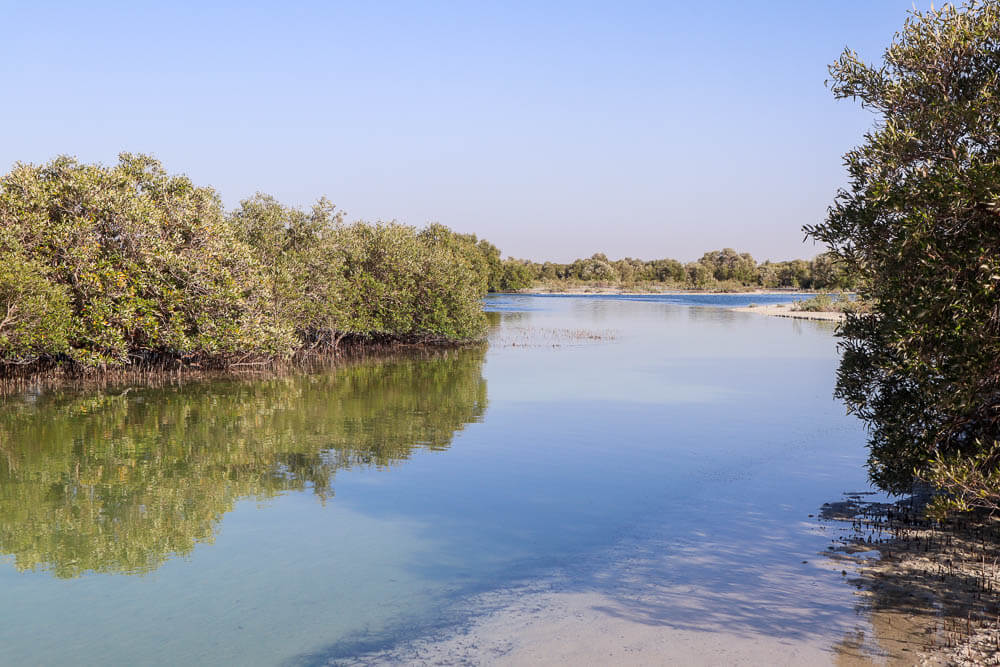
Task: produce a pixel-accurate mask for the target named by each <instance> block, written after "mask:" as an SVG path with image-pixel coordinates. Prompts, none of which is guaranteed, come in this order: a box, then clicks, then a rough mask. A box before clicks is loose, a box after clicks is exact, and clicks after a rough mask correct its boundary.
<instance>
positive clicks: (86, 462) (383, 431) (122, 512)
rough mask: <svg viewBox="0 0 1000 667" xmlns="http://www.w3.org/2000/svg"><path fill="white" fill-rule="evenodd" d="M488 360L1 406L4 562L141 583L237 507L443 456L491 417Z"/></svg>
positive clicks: (393, 363)
mask: <svg viewBox="0 0 1000 667" xmlns="http://www.w3.org/2000/svg"><path fill="white" fill-rule="evenodd" d="M484 352H485V350H484V349H482V348H472V349H462V350H450V351H446V352H441V353H437V354H430V355H424V356H423V357H422V358H410V359H393V360H381V361H367V362H363V363H358V364H354V365H350V366H345V367H340V368H336V369H332V370H327V371H325V372H319V373H311V374H297V375H296V374H293V375H285V376H279V377H271V378H267V379H256V380H241V379H225V380H215V381H202V382H192V383H187V384H183V385H179V386H177V385H175V386H164V387H156V388H154V387H134V388H131V389H129V390H124V391H123V390H122V389H117V390H114V391H96V392H95V391H90V392H70V391H49V392H45V393H43V394H41V395H39V396H31V397H24V396H22V397H13V398H7V399H5V400H3V401H2V402H0V553H2V554H10V555H12V556H13V560H14V565H15V566H16V567H17V569H19V570H22V571H24V570H34V569H48V570H50V571H51V572H52V573H53V574H55V575H56V576H57V577H63V578H70V577H76V576H79V575H81V574H83V573H85V572H105V573H129V574H141V573H146V572H150V571H152V570H155V569H156V568H157V567H159V566H160V565H162V564H163V563H164V562H165V561H166V560H167V559H168V558H171V557H172V556H177V555H184V554H188V553H190V552H191V551H192V549H193V548H194V546H195V545H196V544H197V543H198V542H211V541H212V539H213V537H214V533H215V530H216V527H217V525H218V524H219V522H220V520H221V519H222V517H223V515H224V514H226V513H227V512H229V511H231V510H232V509H233V506H234V504H235V503H236V502H237V501H238V500H242V499H246V498H254V499H258V500H265V499H268V498H272V497H274V496H276V495H279V494H281V493H283V492H285V491H293V490H294V491H302V490H307V489H311V490H312V492H313V493H315V494H316V496H318V497H319V499H320V500H321V501H324V502H325V501H326V500H327V499H328V498H330V497H332V496H333V488H332V480H333V476H334V473H335V472H336V471H337V470H338V469H343V468H348V467H353V466H358V465H363V466H373V467H375V468H379V469H382V468H386V467H389V466H392V465H393V464H395V463H398V462H400V461H403V460H406V459H407V458H409V456H410V454H411V453H412V452H413V451H414V449H420V448H423V449H430V450H443V449H447V448H448V447H449V445H450V444H451V440H452V438H453V436H454V434H455V432H456V431H458V430H461V429H462V428H463V426H464V425H465V424H467V423H469V422H472V421H476V420H478V419H480V418H481V417H482V415H483V412H484V410H485V407H486V382H485V380H484V379H483V377H482V364H483V355H484Z"/></svg>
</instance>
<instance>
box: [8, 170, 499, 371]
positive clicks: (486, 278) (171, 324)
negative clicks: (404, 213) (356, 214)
mask: <svg viewBox="0 0 1000 667" xmlns="http://www.w3.org/2000/svg"><path fill="white" fill-rule="evenodd" d="M503 268H504V263H503V262H502V261H501V260H500V253H499V251H498V250H497V249H496V248H495V247H494V246H492V245H490V244H489V243H487V242H485V241H479V240H478V239H476V238H475V236H471V235H461V234H456V233H454V232H452V231H450V230H449V229H447V228H445V227H443V226H440V225H433V226H431V227H428V228H427V229H424V230H422V231H418V230H417V229H414V228H412V227H409V226H406V225H401V224H397V223H375V224H368V223H361V222H356V223H353V224H348V223H346V222H345V220H344V216H343V214H342V213H341V212H339V211H337V210H336V209H335V208H334V207H333V205H331V204H330V203H329V202H327V201H326V200H321V201H320V202H318V203H317V204H316V205H315V206H314V207H313V208H312V209H311V210H309V211H302V210H299V209H295V208H290V207H286V206H282V205H281V204H280V203H278V202H277V201H275V200H274V199H272V198H270V197H267V196H263V195H258V196H256V197H254V198H252V199H249V200H247V201H244V202H243V203H242V205H241V206H240V207H239V208H238V209H237V210H236V211H233V212H230V213H228V214H227V213H226V212H225V211H224V209H223V206H222V204H221V201H220V199H219V196H218V195H217V194H216V193H215V192H214V191H213V190H212V189H210V188H206V187H198V186H195V185H194V184H193V183H192V182H191V181H190V180H189V179H188V178H187V177H185V176H177V175H169V174H167V173H166V172H165V171H164V169H163V167H162V166H161V165H160V163H159V162H157V161H156V160H154V159H152V158H150V157H147V156H143V155H129V154H122V155H121V156H120V159H119V162H118V163H117V164H116V165H113V166H110V167H106V166H101V165H88V164H80V163H78V162H76V161H74V160H72V159H70V158H65V157H63V158H58V159H56V160H54V161H52V162H50V163H48V164H45V165H42V166H36V165H24V164H20V165H17V166H15V168H14V169H13V170H12V171H11V172H10V173H8V174H7V175H5V176H4V177H3V178H2V179H0V363H2V364H3V365H4V367H5V368H7V369H8V370H9V369H10V368H11V367H12V366H13V365H15V364H44V363H46V362H54V363H62V364H66V365H71V366H74V367H77V368H84V369H86V368H109V367H123V366H128V365H130V364H136V363H146V362H162V361H165V360H166V361H174V360H178V361H182V362H194V363H212V364H216V365H231V364H235V363H245V362H250V361H253V360H259V359H271V358H280V357H288V356H291V355H292V354H294V353H296V352H298V351H301V350H303V349H317V348H328V349H329V348H334V349H335V348H336V347H337V345H338V343H339V342H340V341H341V340H342V339H343V338H344V337H345V336H353V337H367V338H379V339H384V338H392V339H405V340H413V341H445V340H446V341H461V340H469V339H475V338H477V337H480V336H481V335H482V334H483V331H484V328H485V321H484V317H483V313H482V308H481V304H480V299H481V297H482V296H483V294H484V293H485V292H486V291H487V289H490V288H493V289H499V288H501V287H502V286H503Z"/></svg>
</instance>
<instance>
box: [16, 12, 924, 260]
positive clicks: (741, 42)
mask: <svg viewBox="0 0 1000 667" xmlns="http://www.w3.org/2000/svg"><path fill="white" fill-rule="evenodd" d="M912 5H913V3H912V2H910V1H906V2H903V1H897V0H885V1H878V2H872V1H871V0H847V1H846V2H838V3H828V2H808V3H806V2H801V1H798V2H792V1H776V2H769V3H745V2H736V1H719V2H701V3H666V2H662V3H656V2H648V3H639V2H616V3H588V2H574V3H563V2H549V3H534V2H533V3H526V2H509V3H502V4H501V3H497V4H492V3H459V2H453V3H403V2H399V3H393V2H380V3H336V2H318V1H317V2H283V3H277V2H274V3H265V2H249V3H238V4H237V3H229V2H219V3H211V4H210V5H209V4H208V3H196V2H188V1H179V2H171V3H160V4H157V5H152V4H151V5H149V6H140V3H134V2H100V1H98V2H92V3H70V2H44V1H41V2H33V3H20V2H17V3H14V2H10V3H7V2H3V1H2V0H0V9H2V10H3V17H4V19H3V21H2V22H0V73H2V75H3V80H4V93H3V97H2V101H3V104H0V124H2V127H3V130H0V136H2V137H3V141H2V142H0V170H2V172H6V171H8V170H9V169H10V168H11V167H12V166H13V165H14V163H16V162H30V163H40V162H45V161H47V160H49V159H51V158H53V157H55V156H57V155H60V154H68V155H73V156H75V157H77V158H78V159H79V160H81V161H84V162H102V163H105V164H108V163H112V162H114V161H115V160H116V156H117V154H118V153H119V152H121V151H129V152H136V153H149V154H152V155H154V156H156V157H157V158H159V159H160V160H161V161H162V162H163V163H164V166H165V168H166V169H167V170H168V171H169V172H172V173H185V174H188V175H189V176H190V177H191V178H192V179H193V180H194V182H195V183H196V184H198V185H210V186H212V187H214V188H216V189H217V190H218V191H219V193H220V194H221V196H222V198H223V201H224V202H225V203H226V205H227V206H228V207H234V206H236V205H238V203H239V201H240V200H241V199H243V198H245V197H248V196H251V195H253V194H254V193H255V192H257V191H261V192H266V193H268V194H271V195H274V196H275V197H277V198H278V199H279V200H281V201H282V202H284V203H286V204H292V205H296V206H301V207H308V206H310V205H311V204H312V203H313V202H314V201H315V200H316V199H318V198H319V197H321V196H327V197H328V198H329V199H330V200H331V201H333V202H335V203H336V204H337V205H338V207H340V208H341V209H343V210H345V211H346V212H347V214H348V216H349V217H350V218H351V219H365V220H379V219H382V220H390V219H396V220H399V221H400V222H404V223H407V224H412V225H417V226H422V225H425V224H427V223H429V222H435V221H436V222H441V223H443V224H445V225H448V226H449V227H452V228H453V229H455V230H457V231H461V232H472V233H475V234H477V235H479V236H480V237H482V238H486V239H489V240H490V241H491V242H493V243H495V244H496V245H497V246H498V247H500V248H501V250H502V251H503V252H504V254H505V255H507V256H513V257H520V258H528V259H533V260H537V261H542V260H554V261H570V260H572V259H574V258H576V257H586V256H590V255H591V254H593V253H595V252H604V253H606V254H607V255H608V256H609V257H612V258H619V257H624V256H631V257H638V258H642V259H653V258H660V257H673V258H676V259H680V260H682V261H690V260H693V259H697V258H698V257H700V256H701V255H702V253H703V252H705V251H708V250H714V249H719V248H723V247H733V248H736V249H737V250H740V251H746V252H750V253H752V254H753V255H754V257H755V258H757V259H758V260H760V261H763V260H765V259H772V260H782V259H790V258H795V257H803V258H809V257H812V256H814V255H816V254H818V253H819V252H821V251H822V250H823V248H822V247H820V246H817V245H814V244H813V243H812V242H807V243H803V234H802V231H801V227H802V225H803V224H809V223H815V222H817V221H819V220H822V219H823V217H824V215H825V212H826V209H827V207H828V206H829V205H830V204H831V203H832V201H833V198H834V195H835V193H836V190H837V188H838V187H841V186H843V185H844V184H845V182H846V176H845V172H844V168H843V164H842V158H841V156H842V155H843V153H845V152H846V151H847V150H849V149H850V148H851V147H852V146H855V145H857V144H858V143H860V141H861V140H862V135H863V133H864V132H865V130H867V129H868V128H870V127H871V126H872V124H873V122H874V117H873V116H872V115H871V114H870V113H868V112H866V111H864V110H862V109H861V108H860V105H859V104H858V103H853V102H850V101H836V100H834V99H833V96H832V94H831V93H830V91H829V90H828V89H827V88H826V87H825V85H824V81H825V80H826V78H827V77H828V73H827V69H826V68H827V65H829V63H831V62H833V61H835V60H836V59H837V57H838V56H839V55H840V53H841V52H842V51H843V49H844V48H845V47H847V46H849V47H851V48H853V49H855V50H857V51H858V52H860V54H861V55H862V56H863V57H864V58H865V59H866V60H878V59H880V58H881V55H882V51H883V50H884V48H885V47H886V46H887V45H888V44H889V42H890V40H891V38H892V36H893V34H894V33H895V32H896V31H898V30H899V29H900V28H901V27H902V24H903V21H904V19H905V18H906V12H907V10H908V9H910V8H911V7H912ZM929 6H930V3H929V2H921V3H917V7H918V8H919V9H926V8H928V7H929Z"/></svg>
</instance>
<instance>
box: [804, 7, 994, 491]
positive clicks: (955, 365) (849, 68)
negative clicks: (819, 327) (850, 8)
mask: <svg viewBox="0 0 1000 667" xmlns="http://www.w3.org/2000/svg"><path fill="white" fill-rule="evenodd" d="M998 45H1000V2H997V1H996V0H989V1H985V2H970V3H968V4H967V5H965V6H964V7H963V8H961V9H959V8H956V7H955V6H953V5H945V6H944V7H943V8H941V9H939V10H936V11H935V10H931V11H929V12H917V11H914V12H913V13H912V14H911V16H910V18H909V19H908V20H907V22H906V24H905V26H904V28H903V30H902V31H901V32H900V33H899V34H898V35H897V36H896V38H895V39H894V40H893V42H892V44H891V45H890V46H889V48H888V49H887V51H886V52H885V56H884V64H878V65H869V64H866V63H864V62H862V61H861V60H860V59H859V57H858V56H857V54H855V53H854V52H853V51H850V50H848V51H845V53H844V54H843V55H842V56H841V58H840V60H839V61H838V62H837V63H836V64H834V65H833V66H832V67H831V75H832V87H833V91H834V93H835V94H836V96H837V97H839V98H850V99H859V100H860V101H861V103H862V105H863V106H865V107H866V108H868V109H871V110H873V111H875V112H876V113H877V114H878V117H879V119H878V124H877V126H876V127H875V128H873V129H872V130H870V131H869V132H868V134H867V135H866V137H865V142H864V143H863V144H862V145H861V146H859V147H858V148H856V149H854V150H852V151H851V152H849V153H848V154H847V156H846V163H847V166H848V169H849V172H850V178H851V181H850V186H849V188H848V189H847V190H845V191H843V192H841V193H840V195H839V197H838V199H837V201H836V204H835V205H834V206H833V208H832V209H831V211H830V215H829V217H828V219H827V220H826V222H824V223H823V224H819V225H816V226H813V227H808V228H807V232H808V233H809V234H810V235H811V236H812V237H814V238H815V239H817V240H820V241H822V242H825V243H826V244H827V245H828V246H829V248H830V250H831V252H832V253H834V255H835V256H836V257H837V258H838V260H839V261H840V262H842V263H843V264H844V265H845V266H847V267H848V269H849V270H850V271H852V272H856V273H857V274H858V275H859V276H861V285H862V296H864V297H867V300H868V301H869V302H870V303H871V311H870V312H865V313H857V314H854V315H849V316H848V318H847V320H846V323H845V324H844V326H843V330H842V333H841V337H842V343H841V346H842V349H843V359H842V362H841V366H840V371H839V377H838V384H837V393H838V395H839V396H840V397H841V398H843V399H844V400H845V401H846V402H847V404H848V405H849V406H850V408H851V409H852V410H853V411H854V412H855V413H856V414H857V415H859V416H860V417H861V418H862V419H863V420H864V421H865V422H866V423H867V425H868V427H869V432H870V450H871V456H870V460H869V467H870V471H871V477H872V479H873V480H874V481H875V482H876V483H877V484H879V485H880V486H882V487H884V488H886V489H888V490H890V491H894V492H898V493H903V492H907V491H909V490H910V488H911V486H912V485H913V483H914V481H915V480H917V479H923V480H927V481H929V482H931V483H932V484H934V485H935V486H937V487H938V488H940V489H943V490H945V491H946V492H947V493H946V494H944V495H941V496H940V497H939V499H938V503H937V509H938V510H939V511H944V510H948V509H958V510H967V509H972V508H976V507H981V508H986V509H990V510H996V509H997V507H998V506H1000V252H998V249H1000V121H998V119H1000V96H998V94H997V91H998V90H1000V48H998Z"/></svg>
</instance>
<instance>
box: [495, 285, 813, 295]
mask: <svg viewBox="0 0 1000 667" xmlns="http://www.w3.org/2000/svg"><path fill="white" fill-rule="evenodd" d="M817 293H818V292H815V291H813V290H747V291H745V292H713V291H710V290H684V289H665V290H662V291H657V292H653V291H649V290H646V291H630V290H626V289H623V288H620V287H580V288H568V289H564V290H558V291H551V292H550V291H546V290H536V289H529V290H521V291H517V292H499V294H517V295H520V296H587V295H602V294H605V295H606V294H611V295H618V296H717V295H720V294H732V295H739V296H746V295H760V296H793V295H796V294H817Z"/></svg>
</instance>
